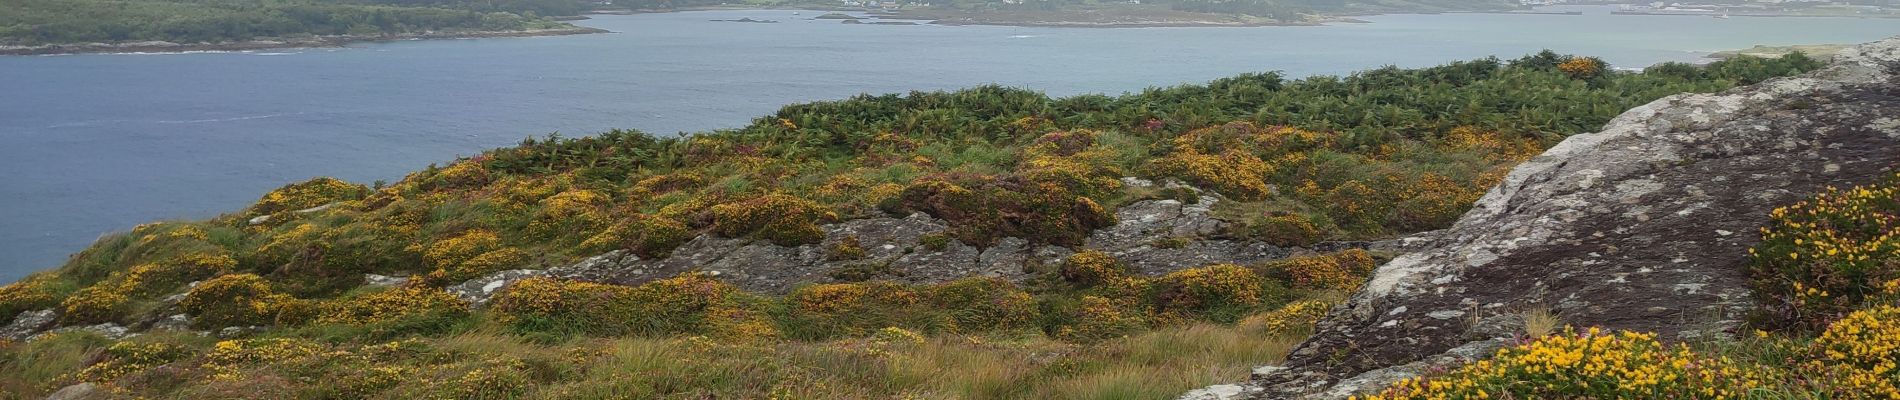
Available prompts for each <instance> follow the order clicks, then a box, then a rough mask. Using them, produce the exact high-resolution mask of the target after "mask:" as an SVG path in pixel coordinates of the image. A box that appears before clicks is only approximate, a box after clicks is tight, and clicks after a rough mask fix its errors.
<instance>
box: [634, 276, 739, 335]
mask: <svg viewBox="0 0 1900 400" xmlns="http://www.w3.org/2000/svg"><path fill="white" fill-rule="evenodd" d="M626 293H627V298H626V299H624V300H623V301H622V302H624V303H626V304H628V305H629V306H631V307H630V310H629V311H628V314H630V316H631V317H634V318H636V319H638V321H636V323H637V325H638V329H636V331H637V332H636V333H641V334H648V335H663V334H674V333H704V332H705V331H706V330H707V328H708V326H709V322H711V321H709V318H708V312H709V311H712V310H714V309H717V308H726V309H727V310H723V311H726V313H727V314H743V313H740V312H737V311H736V310H732V308H735V307H736V305H734V304H733V303H732V301H733V300H732V296H734V295H737V294H739V288H737V287H734V286H732V284H729V283H725V282H722V281H720V280H718V279H713V277H712V276H710V275H706V274H703V273H696V272H689V273H684V274H680V275H679V276H675V277H672V278H666V279H660V280H655V281H652V282H647V283H644V284H641V285H640V286H636V287H634V288H633V290H631V291H628V292H626ZM736 316H740V317H752V316H751V315H736ZM726 317H728V318H731V317H735V315H726Z"/></svg>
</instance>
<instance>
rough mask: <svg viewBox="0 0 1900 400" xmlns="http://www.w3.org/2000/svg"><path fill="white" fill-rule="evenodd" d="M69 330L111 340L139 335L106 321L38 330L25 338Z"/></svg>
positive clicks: (32, 338)
mask: <svg viewBox="0 0 1900 400" xmlns="http://www.w3.org/2000/svg"><path fill="white" fill-rule="evenodd" d="M70 332H90V333H93V334H97V335H99V336H104V337H105V338H107V339H113V340H118V339H124V338H129V337H133V336H138V335H139V334H138V333H136V332H132V330H131V329H128V328H126V327H124V326H120V325H119V324H115V323H111V322H107V323H103V324H98V325H82V326H67V327H60V328H56V329H52V330H48V331H45V332H40V333H39V334H35V335H33V336H32V337H28V338H26V340H27V341H29V342H30V341H34V340H39V339H40V338H43V337H47V336H51V335H57V334H62V333H70Z"/></svg>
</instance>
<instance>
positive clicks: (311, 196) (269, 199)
mask: <svg viewBox="0 0 1900 400" xmlns="http://www.w3.org/2000/svg"><path fill="white" fill-rule="evenodd" d="M368 195H369V187H367V186H363V185H358V184H354V183H349V182H344V181H342V180H340V179H336V178H329V177H322V178H314V179H310V180H307V181H303V182H298V183H292V184H289V185H284V186H283V187H279V188H277V189H276V190H272V191H270V192H269V193H265V194H264V197H263V198H260V199H258V200H257V203H255V204H252V205H251V210H250V212H248V213H247V215H253V216H256V215H271V214H276V213H281V212H286V211H296V210H302V209H306V208H312V207H318V206H322V205H325V204H330V203H335V202H339V201H346V200H356V199H361V198H363V197H364V196H368Z"/></svg>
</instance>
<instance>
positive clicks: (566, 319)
mask: <svg viewBox="0 0 1900 400" xmlns="http://www.w3.org/2000/svg"><path fill="white" fill-rule="evenodd" d="M740 294H741V293H740V292H739V290H738V288H736V287H733V286H732V285H731V284H727V283H725V282H721V281H719V280H717V279H713V278H712V277H710V276H707V275H705V274H699V273H686V274H681V275H679V276H676V277H673V278H667V279H660V280H655V281H652V282H647V283H645V284H642V285H640V286H633V287H629V286H621V285H609V284H600V283H592V282H580V281H565V280H557V279H548V278H532V279H524V280H521V281H518V282H515V283H513V284H510V285H509V286H508V287H507V288H506V289H504V290H503V291H502V292H501V293H499V294H497V295H496V297H495V299H494V300H493V302H494V309H495V310H496V311H497V312H499V313H500V314H501V320H502V321H503V322H505V323H509V324H511V325H513V326H515V327H516V328H517V329H520V330H524V331H532V332H554V333H569V334H587V335H620V334H639V335H667V334H688V333H690V334H703V333H712V334H716V335H721V336H752V337H757V336H768V337H769V336H774V335H776V333H773V332H772V331H771V329H769V327H764V326H760V325H759V324H760V322H759V321H760V320H761V319H762V318H763V317H764V315H763V314H762V313H759V312H756V310H753V309H752V308H749V307H748V305H747V304H744V303H742V302H740V301H738V299H737V298H736V296H738V295H740ZM715 319H718V320H715Z"/></svg>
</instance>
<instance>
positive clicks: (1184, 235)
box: [548, 178, 1289, 293]
mask: <svg viewBox="0 0 1900 400" xmlns="http://www.w3.org/2000/svg"><path fill="white" fill-rule="evenodd" d="M1127 180H1129V181H1135V182H1137V183H1143V184H1147V185H1152V184H1153V183H1152V182H1146V181H1143V180H1139V179H1134V178H1128V179H1127ZM1168 185H1178V184H1177V183H1172V182H1171V183H1168ZM1189 189H1190V190H1193V189H1192V188H1189ZM1195 191H1196V192H1198V190H1195ZM1218 201H1220V200H1219V199H1218V198H1216V197H1213V196H1203V197H1200V199H1199V201H1197V202H1195V203H1191V204H1190V203H1183V202H1181V201H1178V200H1144V201H1138V202H1135V203H1132V204H1129V205H1126V206H1123V207H1122V208H1120V209H1118V210H1117V211H1116V216H1117V218H1118V221H1119V222H1118V223H1117V224H1116V225H1114V226H1111V227H1108V228H1103V229H1100V230H1097V231H1096V232H1094V233H1092V234H1091V235H1090V236H1089V238H1088V240H1087V241H1086V243H1085V244H1084V245H1083V246H1081V247H1080V248H1082V249H1095V250H1101V251H1104V252H1108V253H1110V254H1113V255H1115V256H1116V257H1117V258H1118V259H1121V260H1122V261H1123V262H1126V263H1127V264H1128V265H1129V266H1130V267H1132V268H1133V269H1134V270H1136V271H1139V272H1141V273H1144V274H1150V275H1154V274H1164V273H1168V272H1172V271H1176V270H1181V269H1185V268H1194V267H1200V266H1205V265H1208V264H1216V263H1240V264H1246V263H1253V262H1258V261H1264V260H1271V259H1276V258H1281V257H1285V256H1286V255H1288V254H1289V251H1288V250H1286V249H1281V248H1278V247H1275V246H1272V245H1269V244H1266V243H1262V242H1257V241H1250V240H1235V239H1226V238H1222V237H1221V235H1222V232H1223V231H1224V229H1225V228H1226V226H1227V225H1228V223H1227V222H1226V221H1223V220H1220V219H1219V218H1216V217H1214V216H1212V215H1211V213H1210V211H1211V207H1212V206H1213V204H1215V203H1216V202H1218ZM821 228H822V229H823V230H824V232H825V239H824V241H823V242H821V243H819V244H812V245H804V246H798V247H785V246H778V245H774V244H771V243H768V242H763V241H755V240H750V239H734V238H720V237H714V236H710V235H701V236H699V237H696V238H694V239H693V240H691V241H688V242H687V243H686V244H684V245H681V246H680V247H679V248H678V249H674V250H673V252H672V254H671V255H670V256H669V257H666V258H661V259H647V258H642V257H639V256H637V255H634V254H632V253H628V252H621V251H616V252H610V253H607V254H603V255H600V256H596V257H593V258H589V259H587V260H584V261H582V262H579V263H576V264H574V265H571V266H565V267H559V268H554V269H551V270H549V271H548V272H549V274H550V275H553V276H557V277H563V278H570V279H581V280H589V281H599V282H608V283H618V284H627V285H633V284H639V283H644V282H647V281H651V280H655V279H661V278H666V277H671V276H674V275H677V274H679V273H681V272H687V271H694V270H698V271H705V272H708V273H713V274H717V275H718V276H719V278H720V279H722V280H725V281H727V282H731V283H733V284H734V285H736V286H738V287H740V288H743V289H746V290H750V291H755V292H763V293H784V292H786V291H789V290H791V289H792V288H793V287H796V286H798V285H800V284H805V283H815V282H833V281H839V280H841V279H840V278H839V276H840V275H852V276H854V277H855V278H856V279H882V280H891V281H898V282H909V283H936V282H944V281H950V280H955V279H958V278H964V277H970V276H992V277H1000V278H1004V279H1009V280H1013V281H1021V280H1024V279H1027V278H1029V277H1030V276H1031V275H1032V273H1031V270H1030V267H1033V266H1035V265H1042V264H1049V263H1055V262H1060V261H1061V260H1062V259H1063V258H1065V257H1068V256H1069V255H1070V254H1074V252H1075V250H1074V249H1070V248H1067V247H1061V246H1042V245H1033V244H1031V243H1030V242H1029V241H1026V240H1023V239H1020V238H1000V239H997V240H996V242H995V243H993V244H991V245H990V246H988V247H983V248H978V247H974V246H970V245H966V244H963V243H960V242H957V241H955V240H950V241H948V242H947V243H943V244H942V246H941V247H937V248H933V247H932V246H929V245H927V244H926V243H925V242H926V240H925V237H927V236H931V235H933V234H940V233H943V232H946V231H948V230H949V226H948V225H947V224H946V223H945V222H944V221H943V220H940V219H937V218H934V217H931V216H929V215H926V214H922V213H917V214H911V215H910V216H907V217H904V218H890V217H878V218H864V219H854V220H849V221H844V222H839V223H835V224H827V225H824V226H822V227H821ZM1161 238H1169V239H1178V240H1177V241H1175V242H1174V245H1165V246H1163V245H1157V243H1156V239H1161ZM845 240H856V241H857V245H858V248H860V249H862V252H863V254H862V255H861V256H855V257H844V258H841V257H838V256H837V255H836V254H832V253H833V252H832V251H830V250H828V249H831V248H833V246H834V245H836V244H838V243H839V242H841V241H845Z"/></svg>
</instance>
